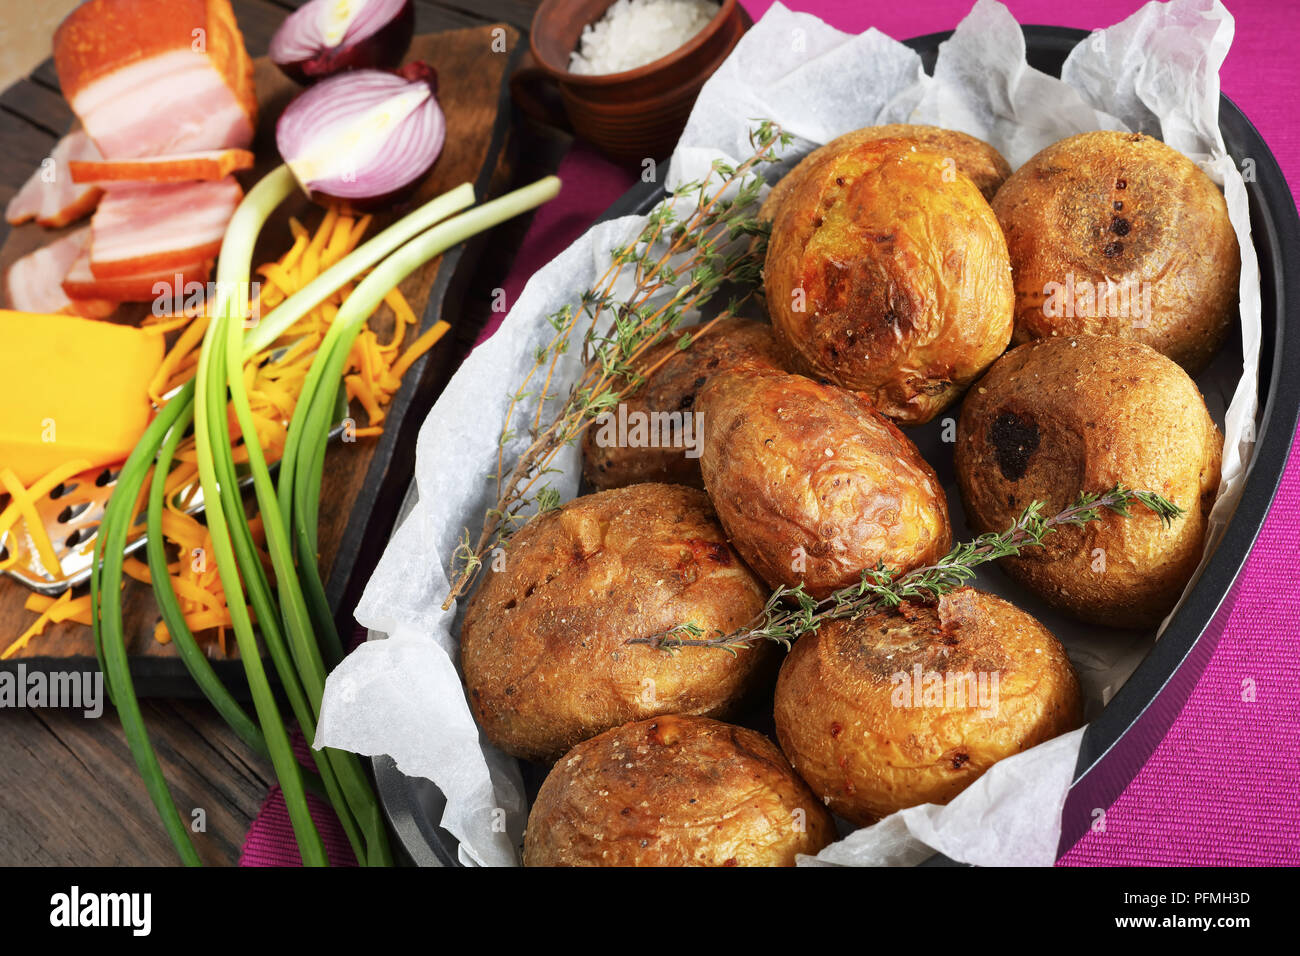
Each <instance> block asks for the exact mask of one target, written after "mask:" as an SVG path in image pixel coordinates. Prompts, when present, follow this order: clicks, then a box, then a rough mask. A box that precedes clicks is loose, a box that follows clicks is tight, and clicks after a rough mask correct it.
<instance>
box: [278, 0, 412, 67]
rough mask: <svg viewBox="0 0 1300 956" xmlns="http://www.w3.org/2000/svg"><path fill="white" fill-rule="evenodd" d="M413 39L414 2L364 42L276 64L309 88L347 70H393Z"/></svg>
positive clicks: (408, 0)
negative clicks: (318, 81)
mask: <svg viewBox="0 0 1300 956" xmlns="http://www.w3.org/2000/svg"><path fill="white" fill-rule="evenodd" d="M414 36H415V2H414V0H406V3H405V4H404V5H403V6H402V9H401V10H400V11H398V14H397V16H395V17H393V19H391V20H389V21H388V23H386V24H385V25H384V26H382V27H380V28H379V29H378V30H376V31H375V32H374V33H372V34H370V36H368V37H366V38H365V39H363V40H359V41H357V42H356V43H353V44H352V45H350V46H337V47H334V48H333V49H328V50H322V51H321V52H320V53H318V54H316V55H315V56H313V57H309V58H307V59H305V60H297V61H295V62H293V63H276V64H275V65H276V66H278V67H279V68H280V72H282V73H283V74H284V75H285V76H287V77H289V79H291V80H293V81H294V82H295V83H297V84H298V85H300V86H310V85H311V84H313V83H315V82H316V81H317V80H323V79H324V78H325V77H327V76H333V75H334V74H335V73H342V72H344V71H345V70H370V69H374V70H392V69H395V68H396V67H397V65H398V64H399V63H401V62H402V59H403V58H404V57H405V56H406V53H407V51H408V50H410V48H411V40H412V38H413V37H414Z"/></svg>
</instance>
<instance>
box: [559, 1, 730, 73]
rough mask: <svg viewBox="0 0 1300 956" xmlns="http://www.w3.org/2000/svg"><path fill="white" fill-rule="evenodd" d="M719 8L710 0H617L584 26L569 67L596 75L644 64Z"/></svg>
mask: <svg viewBox="0 0 1300 956" xmlns="http://www.w3.org/2000/svg"><path fill="white" fill-rule="evenodd" d="M718 10H719V5H718V4H717V3H712V2H710V0H618V2H617V3H615V4H614V5H613V6H612V7H610V8H609V9H608V10H607V11H606V12H605V15H604V16H603V17H601V18H600V19H599V20H597V21H596V22H595V23H593V24H591V25H590V26H588V27H586V28H585V29H584V30H583V31H582V39H581V40H580V41H579V43H578V49H577V50H576V51H575V52H574V53H573V54H572V55H571V56H570V58H569V71H570V72H571V73H581V74H585V75H588V76H598V75H603V74H605V73H622V72H623V71H624V70H634V69H636V68H637V67H638V66H645V64H647V63H651V62H653V61H655V60H657V59H659V58H660V57H664V56H667V55H668V54H669V53H672V52H673V50H676V49H677V48H678V47H680V46H683V45H684V44H685V43H687V42H688V41H689V40H690V39H691V38H692V37H694V36H695V35H696V34H697V33H699V32H700V31H701V30H703V29H704V28H705V27H706V26H708V25H709V21H710V20H712V19H713V18H714V16H716V15H717V12H718Z"/></svg>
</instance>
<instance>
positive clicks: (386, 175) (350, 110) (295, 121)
mask: <svg viewBox="0 0 1300 956" xmlns="http://www.w3.org/2000/svg"><path fill="white" fill-rule="evenodd" d="M446 135H447V123H446V119H445V118H444V117H443V114H442V109H441V108H440V107H439V106H438V98H437V74H436V73H435V72H434V70H433V67H431V66H429V65H427V64H424V63H410V64H407V66H405V67H403V68H402V70H401V72H400V73H388V72H385V71H381V70H353V71H351V72H348V73H340V74H339V75H338V76H333V77H330V78H329V79H328V80H322V81H321V82H320V83H317V84H316V85H315V86H313V87H312V88H311V89H309V90H305V91H303V92H302V93H300V94H299V95H298V97H297V98H296V99H295V100H294V101H293V102H291V103H290V104H289V105H288V106H287V107H286V108H285V110H284V112H283V113H282V114H281V115H280V120H279V122H278V123H277V124H276V127H275V144H276V146H277V147H278V148H279V150H280V155H281V157H283V159H284V161H285V162H286V163H287V164H288V165H289V168H290V169H291V170H293V174H294V176H295V177H296V178H297V179H298V182H299V183H300V184H301V185H302V187H303V188H304V189H306V190H307V191H308V192H309V193H312V194H313V195H319V196H326V197H334V198H337V199H346V200H349V201H351V202H352V204H353V205H359V206H364V205H370V204H375V205H377V204H380V203H382V202H383V201H385V200H387V199H391V198H394V197H395V196H396V195H397V194H399V193H401V192H402V191H403V190H405V189H406V188H407V187H410V186H413V185H414V184H415V183H417V182H418V181H419V180H420V179H421V178H422V177H423V176H424V174H425V173H427V172H428V171H429V169H430V168H431V167H432V166H433V164H434V162H435V161H436V160H437V158H438V154H439V153H441V152H442V144H443V142H444V140H445V139H446Z"/></svg>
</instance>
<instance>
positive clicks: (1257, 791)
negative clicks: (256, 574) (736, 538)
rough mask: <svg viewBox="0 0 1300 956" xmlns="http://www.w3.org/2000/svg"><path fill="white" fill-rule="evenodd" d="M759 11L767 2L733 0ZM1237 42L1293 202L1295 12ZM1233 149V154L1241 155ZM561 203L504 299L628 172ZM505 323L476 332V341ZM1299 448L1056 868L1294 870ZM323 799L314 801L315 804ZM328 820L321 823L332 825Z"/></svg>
mask: <svg viewBox="0 0 1300 956" xmlns="http://www.w3.org/2000/svg"><path fill="white" fill-rule="evenodd" d="M742 2H743V5H744V6H745V8H746V9H747V10H748V11H749V12H750V14H751V15H753V17H754V18H755V19H757V18H758V17H760V16H761V15H762V14H763V13H764V12H765V11H766V10H767V8H768V7H770V6H771V5H772V0H742ZM972 2H973V0H927V2H926V3H923V4H918V3H913V4H898V3H892V2H891V3H884V2H880V3H876V2H862V0H791V2H788V3H787V4H786V5H787V6H789V7H791V8H793V9H798V10H806V11H808V12H809V13H814V14H816V15H817V16H819V17H821V18H822V19H823V20H825V21H826V22H827V23H830V24H831V25H833V26H835V27H838V28H839V29H841V30H846V31H851V32H860V31H862V30H865V29H867V28H868V27H875V28H876V29H878V30H880V31H881V32H883V33H886V34H888V35H890V36H893V37H900V38H905V37H911V36H917V35H920V34H925V33H933V32H937V31H940V30H950V29H952V28H953V27H955V26H956V25H957V23H958V21H959V20H961V18H962V17H964V16H965V15H966V13H967V12H969V10H970V8H971V5H972ZM1007 6H1008V7H1009V8H1010V10H1011V12H1012V14H1014V15H1015V17H1016V19H1017V20H1018V21H1019V22H1021V23H1026V24H1055V25H1060V26H1071V27H1080V28H1083V29H1095V28H1097V27H1103V26H1109V25H1110V24H1112V23H1115V22H1118V21H1119V20H1122V19H1123V18H1124V17H1126V16H1128V15H1129V14H1131V13H1133V12H1134V11H1135V10H1137V9H1138V8H1139V7H1140V6H1141V4H1140V3H1136V2H1133V0H1091V2H1086V3H1078V4H1074V5H1068V6H1067V5H1062V4H1060V3H1059V2H1053V0H1010V2H1007ZM1227 6H1228V9H1229V10H1231V11H1232V13H1233V14H1234V16H1235V17H1236V21H1237V23H1236V26H1237V29H1236V37H1235V39H1234V40H1233V45H1232V50H1231V52H1230V53H1229V54H1228V58H1227V61H1226V62H1225V63H1224V66H1223V69H1222V71H1221V73H1220V76H1221V80H1222V86H1223V92H1224V93H1226V94H1227V95H1228V96H1229V97H1231V98H1232V100H1233V101H1234V102H1235V103H1236V104H1237V105H1238V106H1239V107H1240V108H1241V109H1242V111H1243V112H1244V113H1245V114H1246V116H1247V117H1248V118H1249V119H1250V120H1251V121H1252V122H1253V123H1254V124H1255V126H1256V127H1257V128H1258V129H1259V131H1260V133H1261V134H1262V135H1263V137H1264V139H1265V140H1266V141H1267V142H1268V144H1269V146H1270V147H1271V148H1272V150H1273V153H1274V155H1275V156H1276V157H1277V160H1278V163H1279V165H1280V166H1281V167H1282V170H1283V173H1284V174H1285V175H1286V178H1287V181H1288V183H1289V184H1290V186H1291V191H1292V195H1296V187H1297V184H1300V117H1298V116H1297V114H1296V112H1295V110H1294V105H1293V103H1291V102H1290V101H1291V99H1292V98H1293V97H1294V95H1295V91H1296V90H1297V89H1300V58H1297V57H1296V55H1295V46H1296V43H1297V40H1300V29H1297V26H1296V19H1297V14H1298V13H1300V11H1298V10H1297V9H1296V7H1295V5H1294V3H1291V2H1285V0H1233V2H1229V3H1228V4H1227ZM1241 158H1243V157H1238V159H1241ZM559 176H560V178H561V179H562V180H563V182H564V184H565V185H564V187H563V188H562V189H561V191H560V195H559V197H558V198H557V199H556V200H554V201H553V202H551V203H549V204H548V205H546V206H543V207H542V208H541V210H539V211H538V213H537V215H536V217H535V218H534V220H533V224H532V226H531V227H530V228H529V232H528V235H527V237H526V239H525V240H524V243H523V246H522V249H521V252H520V254H519V256H518V258H517V259H516V261H515V263H514V265H513V267H512V269H511V272H510V276H509V278H508V279H507V281H506V285H505V290H506V302H507V303H508V304H512V303H514V301H515V300H516V299H517V298H518V295H519V292H520V291H521V290H522V289H523V286H524V283H525V282H527V280H528V278H529V277H530V276H531V275H532V274H533V273H534V272H535V271H536V270H537V269H538V268H540V267H541V266H543V265H545V264H546V263H547V262H549V261H550V260H551V259H552V258H554V257H555V256H556V255H557V254H558V253H559V252H561V251H562V250H563V249H564V248H565V247H566V246H568V245H569V243H571V242H572V241H573V240H574V239H575V238H577V237H578V235H579V234H581V233H582V231H583V230H584V229H586V228H587V226H589V225H590V224H591V222H592V221H593V220H594V219H595V218H596V216H598V215H600V213H602V212H603V211H604V210H605V209H606V208H607V207H608V206H609V205H610V204H611V203H612V202H613V201H614V200H615V199H617V198H618V197H619V196H621V195H622V194H623V193H624V192H626V191H627V190H628V189H629V188H630V187H631V186H632V185H633V184H634V183H635V181H636V177H635V175H634V173H632V172H629V171H627V170H623V169H619V168H617V167H615V166H614V165H613V164H611V163H609V162H607V161H605V160H604V159H602V158H601V157H600V156H599V155H598V154H596V153H595V152H594V151H592V150H591V149H589V148H587V147H585V146H583V145H581V144H579V145H577V146H575V147H574V149H573V150H572V151H571V152H570V153H569V155H568V156H567V157H566V158H565V160H564V162H563V163H562V164H561V167H560V170H559ZM497 325H499V321H498V322H495V323H492V324H490V325H489V327H488V328H487V329H485V330H484V333H483V336H482V337H481V338H480V341H481V340H482V338H486V337H487V336H488V335H490V334H491V333H492V332H494V331H495V330H496V326H497ZM1297 621H1300V455H1298V454H1297V452H1296V449H1295V446H1294V445H1293V447H1292V454H1291V459H1290V461H1289V462H1288V465H1287V470H1286V474H1285V476H1284V477H1283V480H1282V485H1281V488H1280V489H1279V491H1278V495H1277V499H1276V501H1275V502H1274V505H1273V509H1272V512H1271V513H1270V515H1269V518H1268V520H1267V522H1266V523H1265V525H1264V529H1263V531H1262V532H1261V534H1260V538H1259V541H1258V542H1257V544H1256V546H1255V549H1254V551H1253V552H1252V554H1251V557H1250V559H1249V560H1248V562H1247V564H1246V567H1245V569H1244V570H1243V572H1242V581H1241V588H1240V591H1239V594H1238V597H1237V601H1236V604H1235V605H1234V608H1233V611H1232V614H1231V616H1230V618H1229V621H1228V624H1227V626H1226V628H1225V630H1224V633H1223V636H1222V638H1221V640H1220V643H1219V646H1218V649H1217V651H1216V652H1215V654H1214V657H1213V658H1212V659H1211V661H1210V663H1209V665H1208V667H1207V668H1206V671H1205V674H1204V675H1203V677H1202V678H1201V681H1200V682H1199V684H1198V685H1197V687H1196V690H1195V691H1194V692H1193V693H1192V696H1191V698H1190V699H1189V700H1188V703H1187V706H1186V708H1185V709H1184V710H1183V712H1182V714H1181V715H1180V716H1179V718H1178V719H1177V720H1176V721H1175V723H1174V725H1173V727H1172V728H1171V729H1170V732H1169V734H1168V736H1167V737H1166V738H1165V739H1164V740H1163V741H1162V742H1161V743H1160V745H1159V746H1158V747H1157V748H1156V750H1155V752H1154V753H1153V754H1152V756H1151V759H1150V760H1149V761H1148V762H1147V764H1146V766H1145V767H1143V769H1142V771H1141V772H1140V773H1139V774H1138V775H1137V777H1136V778H1135V779H1134V780H1133V782H1132V783H1131V784H1130V785H1129V787H1128V788H1127V789H1126V790H1125V791H1124V793H1123V794H1121V796H1120V798H1119V799H1118V800H1117V801H1116V802H1115V804H1114V806H1112V807H1111V808H1109V809H1108V810H1107V812H1106V816H1105V829H1104V831H1100V830H1099V831H1094V832H1090V833H1089V834H1088V835H1087V836H1085V837H1084V838H1083V839H1082V840H1081V841H1080V842H1079V843H1078V844H1076V845H1075V847H1074V848H1073V849H1071V850H1070V851H1069V852H1068V853H1066V855H1065V856H1064V857H1063V858H1062V859H1061V861H1060V862H1061V864H1062V865H1143V864H1146V865H1154V864H1184V865H1188V864H1190V865H1199V864H1248V865H1250V864H1256V865H1258V864H1277V863H1290V864H1295V863H1300V796H1297V795H1298V794H1300V627H1297V625H1296V623H1295V622H1297ZM317 807H318V805H316V804H313V809H317ZM320 810H321V812H320V813H318V814H316V816H317V819H318V820H320V822H321V824H322V829H323V830H324V831H325V836H326V843H327V846H328V848H329V850H330V857H331V860H335V859H338V860H344V859H347V860H350V859H351V854H350V852H349V850H348V847H347V844H346V841H344V840H343V838H342V833H341V830H340V829H339V827H338V823H337V821H336V820H333V819H332V814H331V813H329V811H328V809H327V808H323V807H322V808H320ZM327 818H331V819H327ZM298 862H299V861H298V849H297V844H296V843H295V842H294V839H293V832H292V830H291V829H290V827H289V823H288V817H287V815H286V814H285V811H284V801H283V799H282V798H281V797H280V794H279V792H278V790H276V789H273V790H272V791H271V794H270V795H269V796H268V797H267V801H266V804H265V805H264V807H263V809H262V811H261V813H260V814H259V816H258V818H257V819H256V820H255V821H254V823H253V826H252V828H251V829H250V830H249V834H248V839H247V841H246V843H245V846H244V851H243V854H242V856H241V859H240V863H241V865H245V866H275V865H289V866H293V865H297V864H298Z"/></svg>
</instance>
